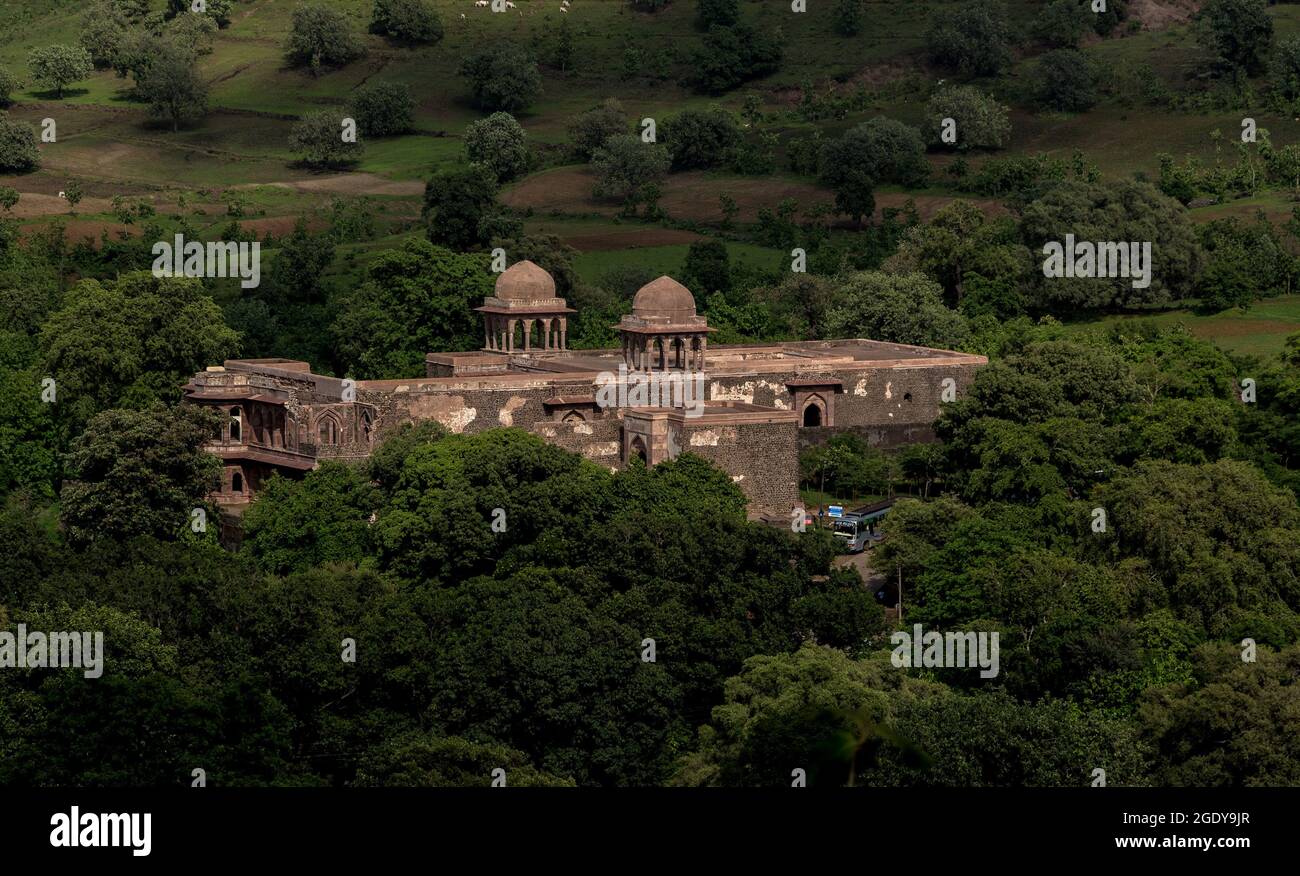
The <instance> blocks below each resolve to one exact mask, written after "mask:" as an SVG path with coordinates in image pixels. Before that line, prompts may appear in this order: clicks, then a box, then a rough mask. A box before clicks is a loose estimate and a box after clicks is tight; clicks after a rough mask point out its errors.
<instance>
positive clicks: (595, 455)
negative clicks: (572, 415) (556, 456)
mask: <svg viewBox="0 0 1300 876" xmlns="http://www.w3.org/2000/svg"><path fill="white" fill-rule="evenodd" d="M532 431H533V432H535V433H536V434H538V435H540V436H541V437H542V439H543V440H545V441H547V442H549V443H551V444H554V445H556V446H558V447H563V448H564V449H565V450H568V451H570V452H572V453H577V454H578V455H580V456H583V457H585V458H587V459H589V460H591V461H592V462H594V463H596V464H598V465H603V466H605V467H606V468H610V469H621V468H622V467H623V459H622V435H623V418H622V417H619V416H615V415H613V414H611V415H609V416H601V417H595V418H593V419H588V420H584V421H569V422H565V421H564V420H563V419H559V420H551V419H546V420H541V421H539V422H537V423H535V424H533V427H532Z"/></svg>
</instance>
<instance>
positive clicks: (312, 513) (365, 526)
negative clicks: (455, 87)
mask: <svg viewBox="0 0 1300 876" xmlns="http://www.w3.org/2000/svg"><path fill="white" fill-rule="evenodd" d="M378 507H379V495H378V493H377V492H376V490H375V488H374V487H373V486H371V484H370V482H369V481H368V480H366V478H365V477H364V476H363V474H362V472H361V471H360V470H359V469H358V468H356V467H355V466H351V465H347V464H345V463H341V462H333V461H326V462H324V463H322V464H321V467H320V468H318V469H316V470H315V471H310V472H308V473H307V474H306V475H305V476H304V477H303V479H302V480H290V479H288V478H283V477H275V478H272V479H271V480H270V481H268V482H267V483H266V484H265V485H263V487H262V488H261V489H260V490H259V491H258V496H257V501H256V502H254V503H253V504H252V506H250V507H249V509H248V512H247V513H246V514H245V516H244V519H243V527H244V542H243V544H244V546H245V548H246V549H247V550H248V551H249V552H250V553H251V554H252V555H253V556H254V557H255V558H256V559H257V562H258V565H260V566H261V567H262V568H263V569H265V570H267V571H268V572H271V573H273V574H276V575H284V574H286V573H288V572H297V571H305V570H307V569H309V568H311V567H312V566H317V565H320V564H321V563H342V562H351V563H354V564H357V565H360V564H362V563H364V562H365V561H367V560H370V559H371V558H372V557H373V555H374V546H373V543H372V540H371V537H370V529H371V524H370V520H369V517H370V515H371V514H373V513H374V512H375V511H376V510H377V509H378Z"/></svg>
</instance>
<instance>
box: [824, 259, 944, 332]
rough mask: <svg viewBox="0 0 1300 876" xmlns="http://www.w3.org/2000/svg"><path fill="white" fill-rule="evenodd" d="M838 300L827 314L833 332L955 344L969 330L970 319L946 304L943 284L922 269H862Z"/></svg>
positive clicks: (841, 289) (845, 284)
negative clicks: (901, 271)
mask: <svg viewBox="0 0 1300 876" xmlns="http://www.w3.org/2000/svg"><path fill="white" fill-rule="evenodd" d="M835 301H836V304H835V306H834V307H833V308H832V309H831V310H830V312H829V313H827V315H826V329H825V330H826V332H827V334H829V335H830V336H831V337H837V338H872V339H874V340H879V341H892V342H894V343H898V344H915V345H917V346H922V347H939V348H942V349H953V348H956V347H960V346H961V345H962V344H963V343H964V342H965V341H966V338H967V336H968V333H969V329H968V327H967V325H966V320H965V318H964V317H963V316H962V315H961V314H960V313H958V312H957V311H955V310H950V309H949V308H948V307H946V306H945V305H944V303H943V288H942V287H941V286H939V284H937V283H935V282H934V281H932V280H930V279H929V278H928V277H925V276H923V275H921V274H909V275H897V274H885V273H881V272H880V271H862V272H859V273H857V274H853V275H850V276H849V277H848V278H847V279H846V280H845V281H844V282H843V283H842V284H841V285H840V286H839V288H838V289H837V291H836V294H835Z"/></svg>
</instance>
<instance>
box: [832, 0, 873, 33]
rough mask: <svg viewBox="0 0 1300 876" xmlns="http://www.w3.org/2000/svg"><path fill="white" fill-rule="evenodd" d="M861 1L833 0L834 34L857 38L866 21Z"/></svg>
mask: <svg viewBox="0 0 1300 876" xmlns="http://www.w3.org/2000/svg"><path fill="white" fill-rule="evenodd" d="M862 4H863V0H835V10H834V15H835V32H836V33H838V34H839V35H840V36H857V35H858V34H859V33H861V32H862V24H863V22H864V20H865V19H866V14H865V10H864V9H863V8H862Z"/></svg>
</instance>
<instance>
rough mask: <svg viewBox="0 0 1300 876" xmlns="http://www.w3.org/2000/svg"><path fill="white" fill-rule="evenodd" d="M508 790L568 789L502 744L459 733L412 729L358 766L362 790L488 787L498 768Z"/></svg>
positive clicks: (373, 751) (375, 750)
mask: <svg viewBox="0 0 1300 876" xmlns="http://www.w3.org/2000/svg"><path fill="white" fill-rule="evenodd" d="M498 769H501V770H504V771H505V773H506V781H507V782H508V783H509V785H510V787H512V788H563V787H572V786H573V782H572V780H566V779H560V778H557V777H555V776H552V775H550V774H548V773H544V772H541V771H540V770H537V769H535V768H534V767H533V766H532V764H530V763H529V762H528V757H527V755H525V754H524V753H523V752H520V751H516V750H514V749H512V748H506V747H505V746H502V745H492V744H485V743H477V742H470V741H469V740H467V739H462V738H460V737H458V736H452V737H439V736H433V735H431V734H428V733H414V732H413V733H410V734H408V735H406V736H401V737H398V738H396V739H390V740H385V741H383V742H382V743H380V744H379V745H376V746H375V747H374V748H372V749H371V750H370V751H369V752H368V753H367V754H366V757H365V759H364V760H363V761H362V762H361V764H360V765H359V767H358V769H357V780H356V784H357V786H358V787H362V788H375V787H378V788H382V787H399V788H486V787H488V786H490V785H491V784H492V781H493V775H494V773H495V771H496V770H498Z"/></svg>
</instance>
